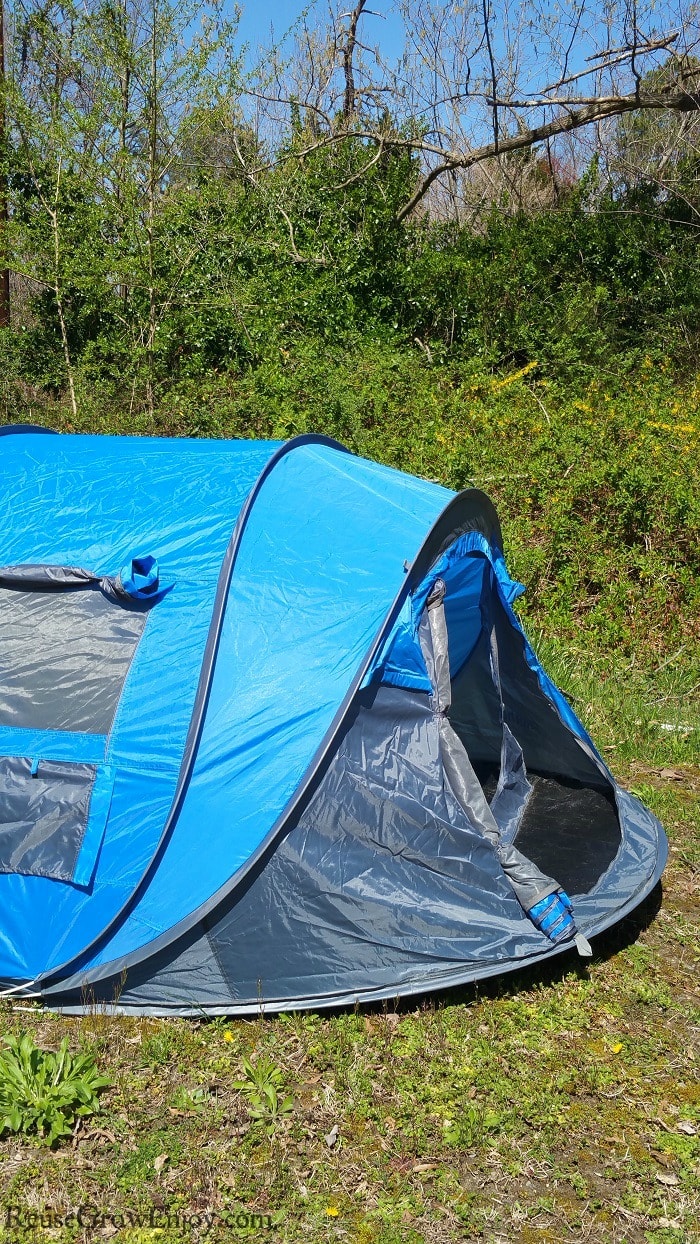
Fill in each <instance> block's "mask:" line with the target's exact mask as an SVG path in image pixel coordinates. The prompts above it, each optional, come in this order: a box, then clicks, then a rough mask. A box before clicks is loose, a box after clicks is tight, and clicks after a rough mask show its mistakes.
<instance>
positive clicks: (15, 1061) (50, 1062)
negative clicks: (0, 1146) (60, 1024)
mask: <svg viewBox="0 0 700 1244" xmlns="http://www.w3.org/2000/svg"><path fill="white" fill-rule="evenodd" d="M4 1040H5V1046H6V1048H5V1049H4V1050H2V1051H1V1052H0V1119H1V1121H2V1122H1V1126H2V1130H3V1131H4V1132H20V1133H23V1134H24V1135H28V1136H29V1135H36V1136H38V1137H39V1139H40V1140H42V1141H44V1142H45V1143H46V1144H48V1145H53V1144H55V1143H56V1142H57V1141H58V1140H60V1139H61V1138H62V1137H64V1136H70V1134H71V1132H72V1130H73V1127H74V1126H75V1123H76V1121H77V1120H78V1119H79V1118H83V1117H85V1116H87V1115H91V1114H95V1113H96V1112H97V1111H98V1110H99V1094H100V1092H101V1090H102V1089H105V1088H108V1087H109V1085H110V1084H111V1081H110V1080H108V1079H107V1077H106V1076H103V1075H100V1073H99V1072H98V1070H97V1067H96V1065H95V1060H94V1058H93V1056H92V1055H91V1054H77V1055H73V1054H71V1053H70V1052H69V1049H68V1037H64V1038H63V1040H62V1042H61V1044H60V1046H59V1048H58V1051H57V1052H56V1053H53V1052H52V1051H50V1050H42V1049H39V1047H38V1046H37V1045H35V1043H34V1041H33V1039H32V1037H31V1036H30V1035H29V1034H28V1033H26V1032H25V1033H21V1034H20V1035H19V1036H14V1035H13V1036H8V1037H5V1039H4Z"/></svg>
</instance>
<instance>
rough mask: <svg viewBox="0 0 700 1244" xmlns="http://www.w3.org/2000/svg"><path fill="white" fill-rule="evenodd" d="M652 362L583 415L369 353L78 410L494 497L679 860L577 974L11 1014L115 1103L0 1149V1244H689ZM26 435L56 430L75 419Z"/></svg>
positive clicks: (665, 567)
mask: <svg viewBox="0 0 700 1244" xmlns="http://www.w3.org/2000/svg"><path fill="white" fill-rule="evenodd" d="M292 365H294V368H296V370H295V371H294V374H292V371H293V366H292ZM640 367H641V371H640V375H639V376H638V377H636V378H633V380H631V381H630V383H629V385H628V386H627V387H625V386H624V385H623V386H622V387H619V386H618V388H617V389H615V390H614V391H611V392H610V393H608V392H607V391H605V390H604V389H603V388H601V387H600V386H598V387H596V386H590V387H589V389H588V390H587V391H586V392H584V393H583V394H582V395H578V396H576V397H575V398H574V397H573V396H572V394H571V393H570V392H569V393H563V394H558V393H557V392H556V391H555V390H554V389H553V388H552V387H551V386H550V387H548V386H547V383H546V381H545V380H544V379H542V380H539V379H538V377H537V373H536V372H535V371H533V370H532V369H522V370H521V371H520V372H519V373H516V374H514V375H513V376H511V377H506V378H505V379H503V380H497V379H494V378H492V377H491V378H489V377H485V376H483V375H482V374H476V373H474V374H473V375H471V374H460V375H454V376H452V375H450V373H449V369H447V368H445V369H443V370H442V371H439V369H435V370H434V371H431V369H430V368H428V367H427V365H425V364H424V363H423V362H421V361H420V360H416V359H415V358H412V359H411V360H409V361H408V362H407V361H406V359H405V358H403V356H402V357H401V358H399V357H398V356H396V357H394V356H392V355H391V353H390V352H388V351H385V350H384V351H379V350H378V352H377V356H376V358H375V357H374V356H372V357H370V356H369V355H368V356H367V357H365V358H363V359H361V360H360V361H359V363H358V362H357V360H354V359H351V358H350V359H348V361H347V364H345V363H338V364H337V365H336V364H335V363H333V365H332V366H331V364H330V363H329V362H328V360H327V359H325V360H321V361H320V362H318V363H317V362H316V361H315V360H306V361H305V360H303V359H302V360H297V361H296V363H295V362H294V360H291V361H290V364H289V372H290V375H289V381H288V390H287V389H283V388H280V384H281V382H280V381H279V377H273V379H272V380H270V393H269V394H266V391H265V389H264V384H263V382H264V380H265V377H264V376H263V377H262V379H258V380H257V381H256V384H257V386H258V387H257V389H254V388H252V387H251V386H250V385H248V387H247V388H246V383H247V382H246V383H244V382H243V381H241V382H240V383H237V382H236V383H234V381H231V388H230V392H229V391H228V390H226V391H225V386H224V388H222V387H221V385H219V383H218V381H217V383H216V385H215V386H214V387H213V388H212V390H211V392H209V393H208V392H206V391H204V392H203V391H202V386H201V385H199V384H198V386H197V393H196V394H194V392H193V393H192V394H189V393H187V392H185V391H184V390H183V391H182V392H175V391H173V394H172V395H171V398H170V406H169V407H168V406H167V404H166V405H165V406H164V407H163V410H162V411H161V412H160V414H159V417H158V421H157V424H156V426H148V427H147V426H145V425H144V426H140V425H138V421H136V423H134V421H133V420H131V419H130V418H129V419H127V417H126V415H124V416H123V417H122V421H121V423H120V422H119V420H118V419H116V417H115V416H114V412H106V414H104V416H98V412H97V411H96V410H90V409H87V410H86V413H85V415H84V416H82V417H81V421H79V424H78V427H79V429H80V430H93V431H94V430H99V431H105V432H107V431H118V430H120V429H121V430H138V431H151V432H153V431H155V432H158V433H164V432H169V433H177V434H181V433H187V434H192V433H199V434H204V435H241V434H247V435H251V434H257V435H278V436H284V435H291V434H293V433H294V432H295V431H306V430H315V431H323V432H327V433H330V434H332V435H337V436H339V437H340V438H341V439H343V440H345V441H346V442H347V443H349V444H350V445H351V446H352V447H353V448H355V449H357V450H358V451H360V452H364V453H368V454H371V455H372V456H375V457H379V458H383V459H384V460H385V461H389V462H391V463H392V464H394V465H398V466H401V467H403V468H404V469H407V470H412V471H415V472H417V473H420V474H424V475H426V476H433V477H436V478H438V477H439V478H440V479H441V480H442V482H445V483H447V484H449V485H450V486H452V487H461V486H467V485H470V484H472V483H473V484H477V485H480V486H484V487H486V488H487V489H488V490H489V491H491V492H492V493H493V494H494V495H495V497H496V499H497V501H498V503H499V505H500V507H501V510H502V514H503V518H504V520H505V523H504V526H505V534H506V547H507V551H508V552H509V561H510V565H511V569H512V570H513V571H514V573H515V574H516V575H517V576H518V577H521V578H523V580H524V581H526V582H527V584H528V588H529V592H528V595H527V596H526V597H525V598H524V603H523V608H524V610H525V621H526V625H527V627H528V630H529V632H530V634H531V635H532V638H533V640H534V642H535V647H536V648H537V650H538V652H539V653H540V655H541V656H542V657H543V660H544V664H545V666H546V667H547V668H548V670H549V672H550V673H551V674H552V676H553V677H554V679H555V681H556V682H558V683H559V685H561V686H562V687H563V689H564V690H565V692H566V693H567V695H568V696H569V697H570V699H571V701H572V703H573V704H574V707H575V708H576V710H577V712H578V713H579V715H580V716H581V717H582V718H583V720H584V721H585V723H586V725H587V726H588V727H589V729H590V731H591V733H592V735H593V737H594V738H595V740H596V742H597V743H598V744H599V746H600V747H601V750H602V751H603V754H604V755H605V757H606V759H607V761H608V763H609V764H610V766H611V768H612V769H613V771H614V772H615V773H616V775H617V776H618V777H619V778H620V779H621V780H622V781H623V782H624V783H626V784H627V785H629V786H631V787H632V788H633V789H634V790H635V791H636V792H637V793H638V794H639V795H640V796H641V797H642V798H643V799H644V800H645V802H647V803H648V804H649V805H650V807H651V808H652V810H653V811H654V812H655V813H656V814H657V815H658V816H659V817H660V819H661V820H662V822H663V823H664V825H665V827H666V829H667V832H668V835H669V840H670V847H671V850H670V857H669V864H668V868H667V871H666V873H665V876H664V879H663V894H661V893H660V892H657V893H655V894H654V895H653V896H651V898H650V899H649V900H648V902H647V903H646V904H644V906H643V907H642V908H640V909H639V910H638V911H637V912H635V913H634V914H633V915H632V916H630V917H629V918H628V919H626V920H625V921H624V922H622V924H621V925H619V926H617V927H616V928H615V929H614V930H612V931H611V932H610V933H609V934H607V935H605V936H603V937H601V938H598V939H597V940H596V942H595V945H594V950H595V955H594V958H593V959H592V960H591V961H589V962H586V963H584V962H583V961H582V960H577V959H576V958H575V957H574V955H573V954H567V955H565V956H562V957H560V958H559V959H558V960H556V961H553V962H552V963H550V964H548V965H543V966H541V967H540V968H539V969H530V970H528V971H526V972H521V973H519V974H514V975H512V976H506V977H502V978H500V979H497V980H494V981H491V982H489V983H487V984H485V985H481V986H479V987H473V988H470V989H463V990H460V991H453V992H451V993H447V994H445V995H443V996H432V997H429V998H422V999H416V1000H410V1001H406V1002H405V1003H403V1004H401V1005H397V1006H388V1007H385V1008H381V1009H375V1010H372V1009H364V1010H360V1011H358V1012H357V1013H354V1012H343V1013H338V1014H316V1015H314V1014H304V1015H289V1016H283V1017H279V1018H269V1017H266V1016H261V1017H260V1018H259V1019H256V1020H252V1021H235V1022H226V1021H223V1020H216V1021H213V1022H209V1023H207V1022H201V1023H198V1022H191V1021H184V1020H183V1021H179V1020H167V1021H165V1020H156V1019H147V1018H144V1019H141V1020H138V1019H130V1018H121V1019H120V1018H114V1017H109V1016H107V1015H105V1014H102V1013H100V1012H96V1013H92V1014H87V1015H85V1016H84V1017H82V1018H78V1019H69V1018H62V1017H57V1016H52V1015H51V1014H49V1013H46V1012H43V1011H41V1010H38V1009H37V1010H33V1009H31V1008H26V1007H13V1006H12V1005H11V1004H10V1003H9V1002H5V1003H3V1004H2V1005H3V1006H4V1008H5V1009H4V1011H3V1024H2V1028H3V1030H4V1032H5V1033H11V1032H14V1033H19V1032H20V1031H21V1030H26V1031H28V1032H29V1033H30V1034H31V1035H32V1037H33V1038H34V1040H35V1041H36V1042H37V1044H38V1045H41V1046H42V1047H45V1048H52V1049H57V1048H58V1047H59V1045H60V1042H61V1041H62V1040H63V1039H64V1037H66V1036H67V1037H68V1038H69V1040H70V1044H71V1049H72V1050H74V1051H76V1052H77V1051H82V1052H84V1053H86V1054H89V1055H92V1056H94V1057H95V1059H96V1060H97V1065H98V1067H99V1068H100V1069H101V1070H102V1071H104V1072H105V1074H106V1075H108V1077H109V1079H110V1080H111V1082H112V1087H111V1088H110V1089H108V1090H107V1091H106V1092H105V1093H104V1094H103V1095H102V1099H101V1106H102V1112H101V1114H100V1115H99V1116H97V1117H95V1118H92V1119H85V1120H81V1121H80V1123H79V1125H78V1129H77V1130H76V1131H75V1133H74V1136H73V1138H72V1140H71V1142H70V1144H68V1145H65V1146H61V1147H59V1148H58V1149H57V1150H56V1151H50V1150H48V1149H47V1148H46V1147H43V1148H42V1147H40V1146H39V1145H38V1144H36V1143H34V1142H32V1141H31V1140H28V1139H26V1138H21V1137H20V1138H18V1137H15V1136H11V1137H9V1138H6V1139H4V1140H2V1141H0V1202H1V1209H2V1213H0V1239H5V1240H7V1241H13V1244H14V1242H19V1244H25V1241H26V1242H27V1244H28V1241H29V1240H32V1241H34V1240H35V1239H37V1238H40V1239H42V1240H43V1239H51V1240H58V1241H61V1242H63V1241H66V1242H67V1244H68V1242H69V1241H73V1240H83V1239H93V1238H94V1239H112V1240H114V1241H117V1244H121V1241H124V1242H127V1241H129V1242H130V1244H142V1242H143V1241H146V1240H149V1241H150V1240H158V1241H162V1244H169V1242H170V1241H171V1240H172V1241H175V1240H180V1239H182V1238H186V1239H193V1240H199V1239H204V1238H206V1239H207V1240H212V1241H219V1240H221V1241H223V1240H231V1239H232V1238H238V1237H239V1236H240V1237H241V1238H253V1237H255V1238H257V1236H258V1235H263V1236H266V1237H268V1238H273V1239H276V1240H277V1239H278V1240H280V1241H289V1242H290V1244H295V1242H297V1241H299V1242H301V1241H307V1240H309V1239H311V1240H313V1241H320V1242H325V1241H328V1242H330V1241H353V1242H356V1244H420V1242H425V1244H438V1242H439V1244H452V1242H455V1244H456V1242H457V1241H468V1242H472V1241H473V1242H474V1244H476V1242H477V1241H479V1242H481V1241H485V1242H487V1244H536V1242H540V1241H541V1242H542V1244H545V1242H547V1241H552V1242H554V1241H557V1242H559V1241H567V1244H568V1242H569V1241H572V1242H576V1241H581V1244H583V1242H584V1241H585V1242H586V1244H611V1242H612V1244H623V1242H625V1244H685V1242H686V1241H693V1240H695V1239H697V1238H698V1224H699V1223H700V1076H699V1075H698V1070H699V1069H700V1045H699V1043H698V1034H699V1032H700V988H699V987H698V981H699V980H700V973H699V971H698V968H699V965H700V921H698V900H699V898H700V832H699V831H700V709H699V708H698V704H699V698H700V697H699V695H698V691H699V688H700V659H699V655H698V654H699V643H700V639H699V636H700V632H699V631H698V616H699V615H698V610H697V605H698V602H699V601H700V597H699V596H698V583H699V582H700V580H699V579H698V574H697V571H698V561H697V548H698V544H697V531H698V521H699V520H698V489H697V479H696V475H695V471H696V467H695V466H694V465H693V464H694V463H696V461H697V459H696V444H697V434H698V431H700V424H699V423H698V417H699V416H698V409H699V403H700V385H698V383H697V382H696V381H695V380H692V381H688V382H687V383H686V384H685V387H682V386H680V385H679V384H677V383H676V382H675V381H674V380H673V377H672V376H670V375H668V374H667V373H666V372H665V371H664V370H663V368H660V369H657V370H654V368H653V367H652V366H651V363H650V364H649V366H647V364H646V363H645V362H644V363H643V364H640ZM273 380H274V383H273ZM227 383H228V382H227ZM195 399H196V401H195ZM266 403H267V404H266ZM268 407H269V409H268ZM17 413H18V414H19V413H20V412H17ZM27 413H29V412H27ZM39 414H40V417H41V418H42V420H43V419H46V421H47V422H51V423H53V424H55V425H56V426H58V427H61V428H62V429H63V430H69V426H70V421H69V420H68V418H67V417H66V414H65V409H64V408H63V407H62V408H61V409H58V408H57V409H56V410H53V411H47V410H42V411H41V412H39ZM514 464H517V466H515V469H514ZM288 1099H291V1101H288ZM81 1206H82V1207H84V1208H83V1210H82V1211H81V1212H80V1213H78V1211H79V1207H81ZM3 1214H4V1218H3V1216H2V1215H3ZM71 1214H72V1215H73V1218H72V1219H70V1215H71ZM32 1215H34V1218H32ZM76 1215H77V1217H76ZM42 1216H43V1217H42ZM3 1222H4V1224H5V1225H4V1228H3V1227H2V1223H3ZM42 1223H43V1225H42Z"/></svg>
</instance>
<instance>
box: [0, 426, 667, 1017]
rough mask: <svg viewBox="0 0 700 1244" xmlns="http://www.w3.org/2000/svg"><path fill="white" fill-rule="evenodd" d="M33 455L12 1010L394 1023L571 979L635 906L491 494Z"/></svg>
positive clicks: (21, 454) (16, 554)
mask: <svg viewBox="0 0 700 1244" xmlns="http://www.w3.org/2000/svg"><path fill="white" fill-rule="evenodd" d="M41 432H42V429H32V428H25V427H19V428H12V427H10V428H0V433H4V435H2V437H1V439H0V516H1V520H2V521H1V526H0V530H1V533H2V534H1V535H0V543H1V546H2V547H1V550H0V980H1V981H2V982H3V988H4V990H5V991H7V992H10V993H12V994H14V995H15V996H25V997H27V996H30V997H38V998H41V999H43V1000H45V1002H46V1003H47V1004H48V1005H50V1006H53V1007H57V1008H63V1009H66V1010H71V1009H76V1010H77V1009H80V1008H83V1007H86V1006H92V1005H95V1004H106V1005H117V1006H119V1007H120V1008H122V1009H124V1010H130V1011H138V1012H154V1013H161V1014H167V1013H181V1014H185V1013H191V1014H199V1013H203V1012H209V1013H216V1012H225V1013H229V1014H231V1013H236V1012H239V1013H246V1012H253V1011H257V1010H258V1009H259V1008H261V1007H264V1008H265V1009H266V1010H268V1011H273V1010H282V1009H297V1008H301V1007H319V1006H331V1005H338V1004H341V1003H348V1002H355V1001H369V1000H372V999H380V998H391V997H395V996H400V995H405V994H412V993H418V992H422V991H425V990H428V989H435V988H442V987H445V986H447V985H452V984H456V983H458V982H463V981H469V980H473V979H475V978H478V977H484V976H489V975H492V974H494V973H497V972H501V971H505V970H508V969H512V968H515V967H520V966H523V965H526V964H530V963H532V962H533V961H535V960H537V959H541V958H544V957H546V956H547V955H551V954H555V953H558V952H559V951H561V950H563V949H565V948H566V947H567V946H569V945H573V943H574V941H576V942H577V944H578V947H579V950H580V951H581V952H582V953H586V951H587V950H588V946H587V942H586V940H585V939H586V938H587V937H589V936H590V935H591V934H594V933H597V932H599V931H601V930H602V929H604V928H606V927H607V926H609V925H610V924H612V923H614V922H615V921H617V920H619V919H620V917H621V916H623V915H624V914H625V913H626V912H628V911H630V910H631V909H632V908H633V907H634V906H635V905H636V904H637V903H639V902H640V901H641V899H642V898H643V897H644V896H645V895H646V894H647V893H648V892H649V890H650V889H651V888H652V887H653V885H654V884H655V882H656V881H657V880H658V878H659V876H660V874H661V871H662V869H663V866H664V862H665V856H666V841H665V838H664V834H663V831H662V829H661V827H660V826H659V824H658V822H657V821H656V820H655V819H654V817H653V816H651V814H650V813H649V812H648V811H647V810H646V809H645V808H643V807H642V805H641V804H640V803H639V802H638V801H637V800H636V799H635V798H633V797H632V796H631V795H629V794H627V793H625V792H624V791H622V790H620V789H619V788H618V787H617V786H616V784H615V782H614V780H613V778H612V777H611V775H610V773H609V771H608V769H607V768H606V766H605V764H604V762H603V761H602V759H601V757H600V756H599V754H598V753H597V751H596V749H595V747H594V746H593V743H592V742H591V740H590V739H589V737H588V736H587V734H586V732H585V730H584V728H583V726H582V725H581V723H580V722H579V721H578V720H577V718H576V716H575V715H574V713H573V712H572V710H571V708H570V706H569V704H568V702H567V701H566V699H565V698H564V697H563V696H562V694H561V693H560V692H559V691H558V690H557V689H556V687H554V686H553V684H552V683H551V682H550V681H549V679H548V678H547V676H546V674H545V673H544V671H543V670H542V668H541V666H540V665H539V663H538V661H537V659H536V657H535V655H534V653H533V651H532V649H531V647H530V646H529V644H528V642H527V639H526V638H525V636H524V634H523V631H522V629H521V627H520V625H519V622H518V620H517V617H516V615H515V613H514V612H513V608H512V605H513V601H514V599H515V597H516V596H517V594H518V591H519V590H520V588H519V585H518V584H516V583H514V582H513V581H512V580H511V579H510V577H509V575H508V572H507V570H506V566H505V562H504V559H503V553H502V541H501V534H500V529H499V524H498V519H497V516H496V513H495V511H494V509H493V506H492V505H491V502H490V501H489V500H488V498H487V497H486V496H484V494H483V493H480V492H477V491H468V492H464V493H460V494H459V495H456V496H455V495H454V494H453V493H450V492H448V491H447V490H445V489H444V488H440V487H438V486H437V485H435V484H432V483H427V482H425V481H423V480H420V479H415V478H412V477H410V476H407V475H403V474H401V473H400V472H397V471H393V470H390V469H388V468H386V467H382V466H378V465H377V464H375V463H373V462H368V461H365V460H363V459H360V458H357V457H354V456H353V455H352V454H350V453H348V452H347V451H345V450H343V448H342V447H341V446H339V445H337V444H335V443H334V442H331V441H328V440H325V439H324V438H321V437H309V436H306V437H299V438H297V439H296V440H295V441H291V442H289V443H288V444H284V445H283V444H279V443H267V442H266V443H262V442H256V441H240V442H229V441H204V440H163V439H145V438H136V437H134V438H129V437H125V438H119V437H99V436H77V435H71V436H68V435H66V436H63V435H55V434H44V435H41V434H40V433H41ZM567 896H568V897H567ZM572 904H573V912H572V910H571V906H572ZM574 922H575V923H574Z"/></svg>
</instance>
